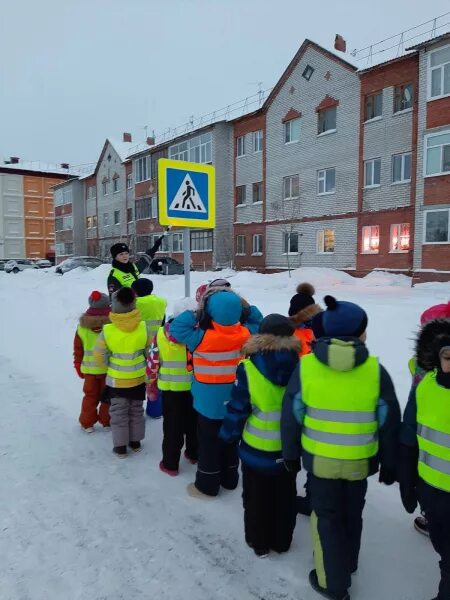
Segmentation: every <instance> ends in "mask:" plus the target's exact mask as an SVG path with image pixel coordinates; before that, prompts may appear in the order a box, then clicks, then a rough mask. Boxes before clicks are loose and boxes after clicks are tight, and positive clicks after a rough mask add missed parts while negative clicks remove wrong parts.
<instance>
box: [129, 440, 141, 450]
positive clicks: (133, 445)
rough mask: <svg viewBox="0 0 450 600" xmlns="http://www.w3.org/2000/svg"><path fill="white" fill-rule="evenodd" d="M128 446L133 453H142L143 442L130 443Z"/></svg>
mask: <svg viewBox="0 0 450 600" xmlns="http://www.w3.org/2000/svg"><path fill="white" fill-rule="evenodd" d="M128 446H129V447H130V448H131V450H133V452H140V451H141V450H142V446H141V442H130V443H129V444H128Z"/></svg>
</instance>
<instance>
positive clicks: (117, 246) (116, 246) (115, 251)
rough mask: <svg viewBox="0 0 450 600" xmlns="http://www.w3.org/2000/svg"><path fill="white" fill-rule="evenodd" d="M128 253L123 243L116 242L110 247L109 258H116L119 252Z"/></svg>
mask: <svg viewBox="0 0 450 600" xmlns="http://www.w3.org/2000/svg"><path fill="white" fill-rule="evenodd" d="M129 251H130V249H129V248H128V246H127V245H126V244H124V243H123V242H118V243H117V244H113V245H112V246H111V256H112V257H113V258H116V256H117V255H118V254H120V253H121V252H129Z"/></svg>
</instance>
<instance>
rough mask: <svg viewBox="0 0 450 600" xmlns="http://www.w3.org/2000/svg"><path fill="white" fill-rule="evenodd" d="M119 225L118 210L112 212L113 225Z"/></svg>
mask: <svg viewBox="0 0 450 600" xmlns="http://www.w3.org/2000/svg"><path fill="white" fill-rule="evenodd" d="M119 224H120V210H115V211H114V225H119Z"/></svg>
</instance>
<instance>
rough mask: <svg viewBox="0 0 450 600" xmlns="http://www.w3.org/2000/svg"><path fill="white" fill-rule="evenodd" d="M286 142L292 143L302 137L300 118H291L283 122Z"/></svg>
mask: <svg viewBox="0 0 450 600" xmlns="http://www.w3.org/2000/svg"><path fill="white" fill-rule="evenodd" d="M283 127H284V143H285V144H292V143H293V142H298V140H299V139H300V118H297V119H290V120H289V121H286V123H284V124H283Z"/></svg>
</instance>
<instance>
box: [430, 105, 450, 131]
mask: <svg viewBox="0 0 450 600" xmlns="http://www.w3.org/2000/svg"><path fill="white" fill-rule="evenodd" d="M449 124H450V98H448V97H447V98H440V99H439V100H433V101H432V102H427V129H432V128H433V127H441V125H449Z"/></svg>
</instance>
